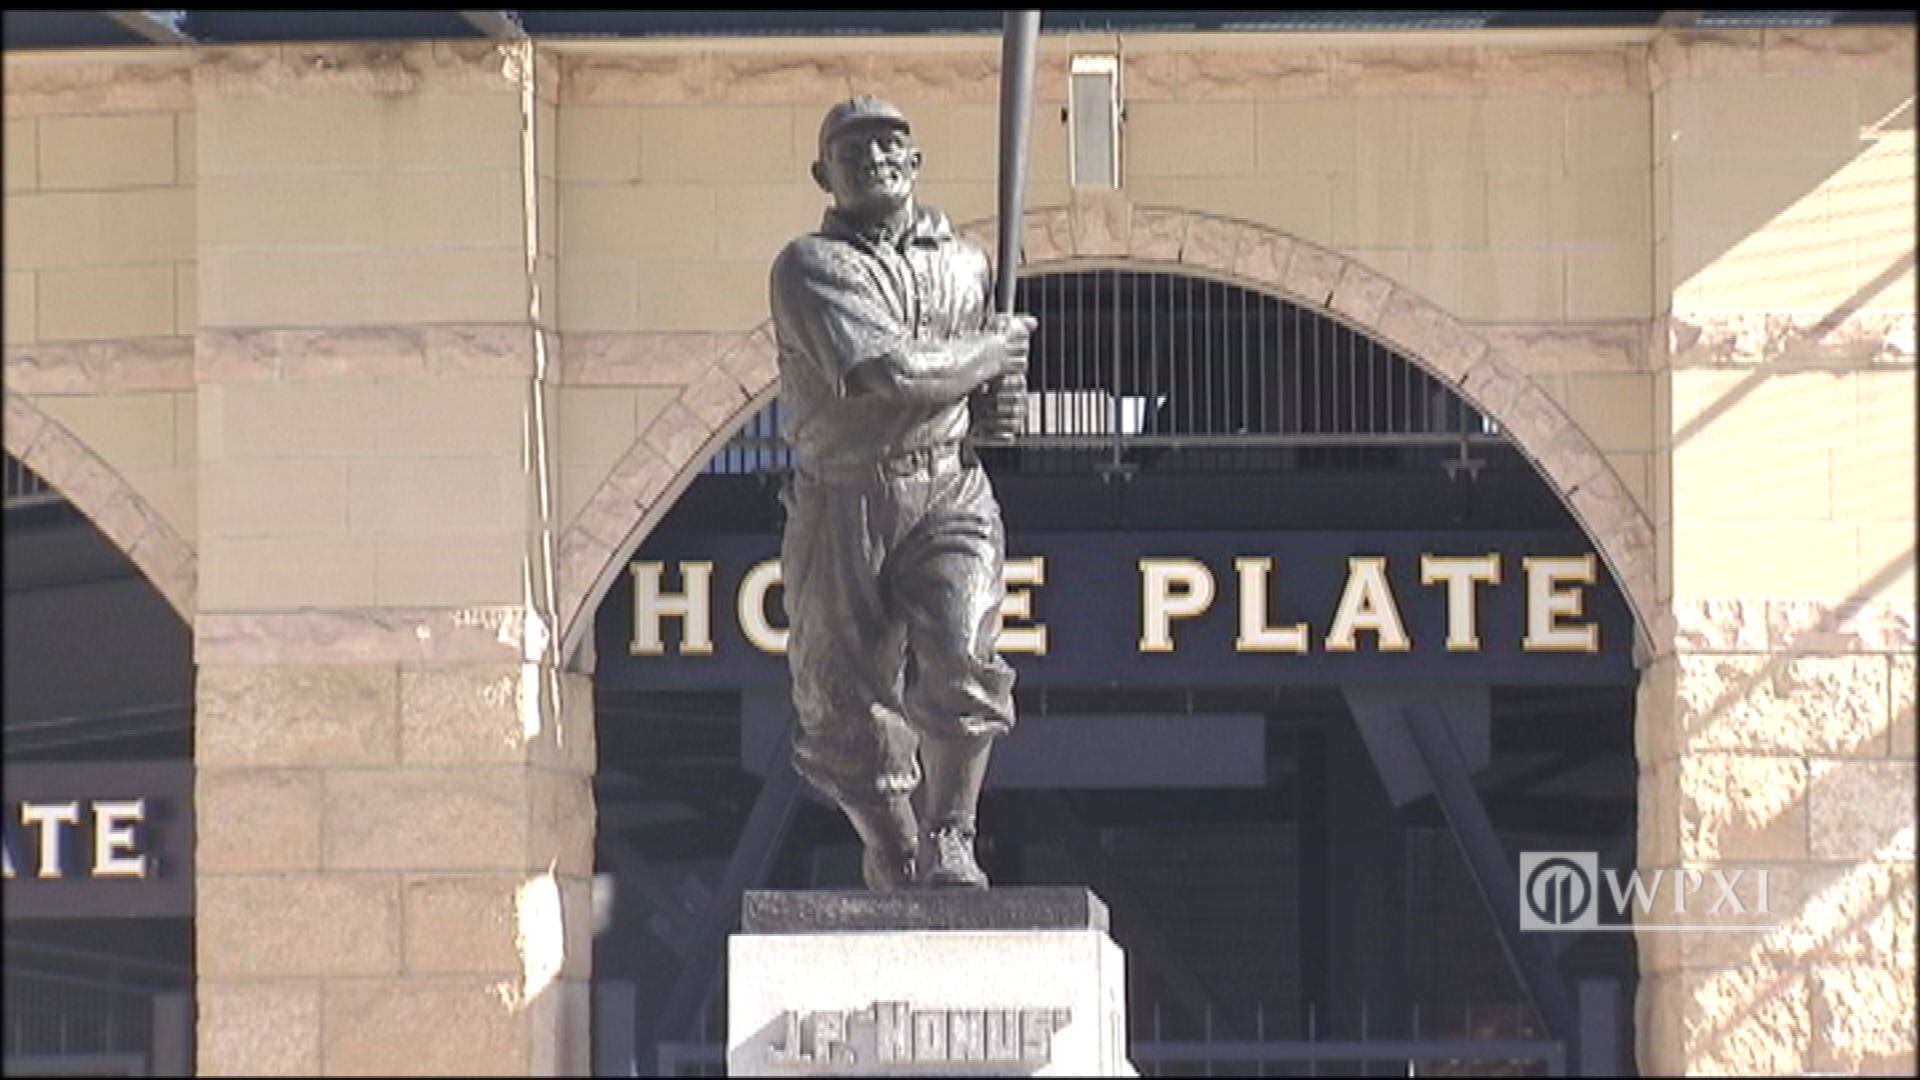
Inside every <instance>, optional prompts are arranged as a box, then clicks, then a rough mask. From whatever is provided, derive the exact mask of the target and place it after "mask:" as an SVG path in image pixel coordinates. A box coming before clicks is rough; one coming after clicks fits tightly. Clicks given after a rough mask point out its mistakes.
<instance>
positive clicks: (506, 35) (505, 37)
mask: <svg viewBox="0 0 1920 1080" xmlns="http://www.w3.org/2000/svg"><path fill="white" fill-rule="evenodd" d="M455 14H457V15H459V16H460V17H461V18H462V19H465V20H466V21H467V25H469V26H471V27H473V28H474V29H475V30H478V31H480V32H481V33H482V34H485V35H486V36H487V37H490V38H499V39H500V40H502V41H513V40H516V39H519V38H523V37H526V36H527V28H526V27H524V26H521V25H520V20H519V18H518V17H516V16H515V15H514V13H513V12H511V11H460V12H455Z"/></svg>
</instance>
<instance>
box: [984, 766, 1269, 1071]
mask: <svg viewBox="0 0 1920 1080" xmlns="http://www.w3.org/2000/svg"><path fill="white" fill-rule="evenodd" d="M1009 795H1015V793H1013V792H1005V793H1002V794H1001V796H1000V797H1001V798H1002V799H1006V798H1007V797H1008V796H1009ZM1011 801H1013V802H1014V803H1016V805H1018V806H1019V807H1020V808H1021V809H1022V810H1024V811H1025V812H1026V815H1027V816H1028V818H1029V820H1028V822H1026V823H1025V824H1026V825H1027V829H1026V830H1024V831H1025V832H1026V833H1027V835H1026V836H1024V837H1023V839H1024V840H1027V841H1028V842H1032V841H1035V840H1049V841H1052V842H1054V843H1057V844H1059V845H1061V848H1062V849H1063V850H1064V852H1065V854H1066V855H1067V857H1068V858H1069V859H1071V860H1072V861H1073V864H1074V867H1075V868H1076V869H1077V870H1079V872H1080V876H1081V878H1082V880H1083V882H1084V883H1085V884H1086V886H1087V887H1088V888H1090V889H1092V890H1093V891H1094V892H1095V893H1097V894H1099V896H1100V899H1101V900H1103V901H1105V902H1106V905H1107V907H1108V909H1109V910H1111V911H1112V912H1113V920H1114V925H1115V926H1116V927H1121V926H1124V927H1125V928H1126V929H1127V936H1128V939H1129V940H1128V946H1129V949H1130V950H1131V957H1132V960H1133V961H1134V962H1137V963H1139V964H1140V965H1141V966H1142V967H1144V968H1145V969H1147V970H1150V971H1153V972H1154V973H1155V974H1157V975H1159V976H1160V978H1161V979H1162V980H1163V981H1164V982H1165V984H1166V987H1167V989H1168V990H1170V991H1172V993H1173V996H1174V997H1175V998H1176V999H1178V1001H1179V1002H1180V1004H1181V1005H1183V1006H1185V1007H1186V1009H1187V1011H1188V1012H1190V1013H1191V1014H1192V1017H1193V1020H1194V1021H1195V1022H1196V1023H1199V1022H1202V1021H1208V1020H1210V1022H1211V1023H1213V1025H1214V1030H1215V1031H1216V1032H1217V1033H1218V1034H1220V1035H1222V1036H1223V1037H1231V1036H1232V1035H1234V1034H1235V1028H1236V1025H1234V1024H1233V1023H1232V1022H1231V1021H1230V1020H1229V1019H1228V1018H1227V1016H1226V1015H1225V1010H1224V1009H1223V1008H1222V1007H1221V1005H1220V1003H1219V1002H1218V1001H1216V1000H1215V999H1214V996H1213V992H1212V991H1211V990H1209V989H1207V985H1206V983H1205V982H1203V981H1202V980H1201V979H1200V976H1199V975H1197V974H1195V973H1194V970H1193V968H1192V967H1191V966H1189V965H1188V964H1187V961H1186V958H1185V957H1183V956H1182V955H1181V954H1180V950H1179V948H1178V947H1177V946H1175V945H1174V943H1173V939H1172V938H1170V937H1168V936H1167V932H1166V929H1165V928H1164V927H1162V926H1161V925H1160V920H1159V918H1158V917H1157V916H1156V915H1155V914H1154V912H1153V909H1152V908H1151V907H1149V906H1148V905H1147V903H1146V901H1145V900H1144V899H1142V898H1141V896H1140V894H1139V893H1138V892H1136V891H1135V890H1134V888H1133V886H1132V885H1131V884H1130V883H1128V881H1127V877H1126V874H1125V872H1124V871H1122V870H1121V869H1120V867H1119V866H1118V865H1116V864H1115V863H1114V861H1113V858H1112V856H1110V855H1108V854H1107V852H1106V849H1105V848H1103V847H1101V846H1100V840H1099V838H1098V837H1097V836H1096V835H1095V834H1094V832H1093V830H1092V829H1091V828H1089V827H1088V826H1087V823H1086V822H1085V821H1083V820H1082V819H1081V817H1080V815H1079V813H1078V812H1077V811H1075V810H1074V808H1073V804H1072V803H1070V802H1068V801H1067V799H1066V797H1065V796H1063V795H1061V794H1060V793H1059V792H1057V791H1022V792H1019V793H1017V797H1016V798H1014V799H1013V800H1011Z"/></svg>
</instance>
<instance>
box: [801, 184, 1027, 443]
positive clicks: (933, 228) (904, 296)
mask: <svg viewBox="0 0 1920 1080" xmlns="http://www.w3.org/2000/svg"><path fill="white" fill-rule="evenodd" d="M991 276H992V271H991V267H990V266H989V265H988V262H987V257H986V253H985V252H983V251H981V250H980V248H979V246H978V245H975V244H973V243H971V242H969V241H966V240H963V239H961V238H959V237H957V236H955V235H954V233H953V227H952V225H951V224H950V223H949V222H948V220H947V217H946V215H945V214H943V213H941V212H940V211H938V210H936V209H934V208H932V207H916V209H915V213H914V215H913V219H912V224H911V225H910V226H909V227H908V228H907V229H906V230H905V232H904V233H903V234H902V235H900V236H898V237H890V236H886V235H882V234H879V233H874V232H869V233H866V234H862V233H861V232H860V231H858V230H856V229H855V228H854V227H853V226H852V225H851V224H850V223H849V222H848V221H847V220H846V219H845V218H844V217H843V216H841V215H840V214H839V213H838V212H836V211H834V210H831V209H830V210H828V211H827V214H826V218H825V220H823V221H822V222H821V226H820V229H819V231H817V232H814V233H810V234H808V235H806V236H802V237H800V238H798V239H796V240H794V241H793V242H792V243H790V244H788V245H787V247H786V249H785V250H783V251H782V252H781V253H780V255H779V257H778V258H776V259H775V260H774V263H773V272H772V277H771V281H770V282H769V291H770V293H771V300H772V307H773V323H774V334H775V338H776V341H777V344H778V348H779V360H780V393H781V401H782V404H783V405H784V407H785V410H786V417H785V419H786V424H787V431H786V436H787V440H788V441H789V442H790V443H791V444H792V446H793V448H794V451H795V453H796V454H797V455H798V458H799V462H800V466H801V468H803V469H804V468H806V467H807V466H808V465H823V466H824V465H833V466H840V465H860V464H867V463H872V462H876V461H879V460H881V459H884V458H887V457H891V456H894V455H896V454H899V453H902V452H905V451H909V450H916V449H920V448H923V447H927V446H932V445H936V444H939V443H944V442H951V441H953V440H957V439H960V438H963V437H964V436H965V435H966V433H967V428H968V412H967V402H966V400H965V399H962V400H960V401H956V402H951V403H948V404H944V405H910V404H905V403H902V402H898V401H878V400H869V399H867V398H865V397H862V396H854V395H849V394H848V393H847V392H846V377H847V374H848V372H850V371H852V370H853V369H854V368H856V367H858V366H859V365H860V364H862V363H865V362H866V361H868V360H871V359H874V358H875V357H879V356H884V355H887V354H888V353H893V352H903V351H905V350H906V349H907V348H908V347H909V346H910V345H911V344H913V343H915V342H937V341H944V340H947V339H949V338H954V337H959V336H964V335H969V334H976V333H980V332H981V331H982V330H983V329H984V328H985V326H986V322H987V317H988V314H989V312H990V306H991V298H992V281H991Z"/></svg>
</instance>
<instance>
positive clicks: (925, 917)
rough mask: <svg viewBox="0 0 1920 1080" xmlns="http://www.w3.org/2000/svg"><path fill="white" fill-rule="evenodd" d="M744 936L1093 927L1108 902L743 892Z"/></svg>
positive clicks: (1054, 894)
mask: <svg viewBox="0 0 1920 1080" xmlns="http://www.w3.org/2000/svg"><path fill="white" fill-rule="evenodd" d="M740 929H741V932H742V933H747V934H844V933H858V932H861V931H870V930H910V931H923V930H1099V931H1102V932H1104V931H1106V929H1107V905H1106V904H1104V903H1102V902H1101V900H1100V898H1099V897H1097V896H1095V895H1094V894H1093V893H1092V892H1091V891H1090V890H1087V889H1081V888H1072V887H1033V888H1006V889H988V890H985V891H984V892H982V891H976V890H972V889H945V890H938V891H935V890H928V891H913V892H898V893H872V892H866V891H863V890H861V891H847V892H833V891H823V892H758V891H756V892H749V893H747V894H746V896H745V898H744V899H743V900H742V902H741V905H740Z"/></svg>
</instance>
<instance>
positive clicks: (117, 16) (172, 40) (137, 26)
mask: <svg viewBox="0 0 1920 1080" xmlns="http://www.w3.org/2000/svg"><path fill="white" fill-rule="evenodd" d="M100 14H102V15H105V16H106V17H107V18H109V19H112V20H113V21H114V22H117V23H119V24H120V25H121V26H124V27H126V28H127V29H129V30H131V31H133V32H134V33H136V34H139V35H140V36H141V37H143V38H146V39H147V40H148V41H150V42H152V43H154V44H155V45H198V44H200V41H199V39H198V38H195V37H194V36H193V35H191V34H189V33H187V32H186V31H184V30H182V29H180V24H181V23H182V22H183V21H185V19H186V15H187V13H186V12H184V11H103V12H101V13H100Z"/></svg>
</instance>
